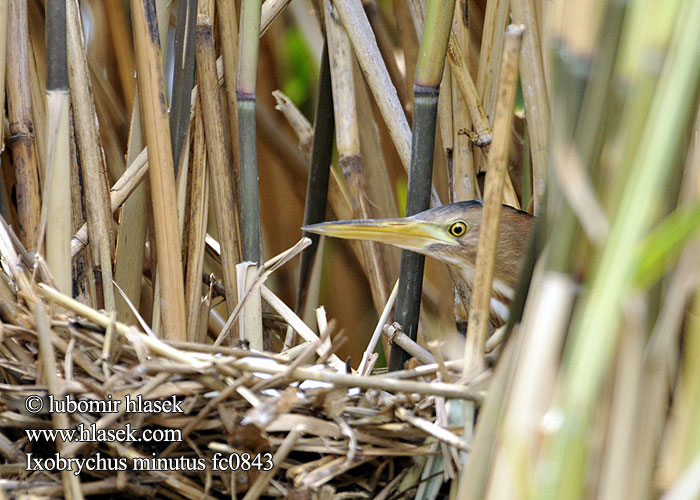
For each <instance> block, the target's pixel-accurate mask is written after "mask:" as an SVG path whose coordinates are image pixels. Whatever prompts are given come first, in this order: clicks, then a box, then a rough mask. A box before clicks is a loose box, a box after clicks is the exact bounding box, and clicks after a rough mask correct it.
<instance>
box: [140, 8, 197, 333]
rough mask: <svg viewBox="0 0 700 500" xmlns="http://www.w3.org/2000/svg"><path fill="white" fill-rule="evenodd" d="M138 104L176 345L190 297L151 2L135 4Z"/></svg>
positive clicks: (166, 307) (167, 316) (167, 323)
mask: <svg viewBox="0 0 700 500" xmlns="http://www.w3.org/2000/svg"><path fill="white" fill-rule="evenodd" d="M131 11H132V18H133V24H134V34H135V37H134V38H135V42H136V43H135V45H136V65H137V69H138V79H139V99H140V101H141V113H142V117H143V126H144V127H145V129H146V143H147V144H148V146H149V148H148V151H149V156H150V165H151V168H149V169H148V171H149V178H150V182H151V201H152V205H153V217H154V226H155V227H154V229H155V236H156V252H157V255H158V263H159V266H158V272H159V273H160V290H161V294H162V296H163V299H162V301H161V307H162V311H163V324H164V327H165V334H166V336H167V337H168V338H170V339H173V340H185V339H186V325H185V297H184V283H183V276H182V260H181V255H180V236H179V231H178V227H177V208H176V201H175V183H174V179H173V172H174V170H173V164H172V161H173V156H172V150H171V145H170V134H169V130H170V127H169V123H168V110H167V107H166V103H165V89H164V81H163V66H162V62H161V55H160V43H159V40H158V34H157V30H156V25H157V24H156V20H155V18H154V16H155V9H154V4H153V1H152V0H147V1H146V2H145V3H140V2H138V1H137V0H132V2H131Z"/></svg>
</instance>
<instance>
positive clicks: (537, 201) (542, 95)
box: [511, 0, 549, 215]
mask: <svg viewBox="0 0 700 500" xmlns="http://www.w3.org/2000/svg"><path fill="white" fill-rule="evenodd" d="M534 4H535V0H513V1H512V2H511V10H512V14H513V22H515V23H517V24H523V25H525V27H526V28H527V29H526V30H525V35H524V36H523V55H522V58H521V62H520V73H521V75H522V78H521V80H522V92H523V99H524V100H525V116H526V118H527V123H528V134H529V138H530V154H531V156H532V199H533V201H534V205H533V206H534V212H535V214H536V215H539V213H540V212H541V210H542V202H543V197H544V190H545V180H546V173H547V138H548V121H549V101H548V100H547V86H546V81H545V74H544V65H543V63H542V48H541V41H540V40H541V38H540V32H539V29H538V25H537V19H536V17H535V6H534Z"/></svg>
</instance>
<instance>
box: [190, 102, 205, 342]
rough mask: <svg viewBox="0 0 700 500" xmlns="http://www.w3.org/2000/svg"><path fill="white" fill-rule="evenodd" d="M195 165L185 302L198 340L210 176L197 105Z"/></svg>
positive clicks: (191, 197)
mask: <svg viewBox="0 0 700 500" xmlns="http://www.w3.org/2000/svg"><path fill="white" fill-rule="evenodd" d="M192 130H193V132H192V135H193V146H192V168H191V169H190V179H189V183H188V185H189V190H190V195H189V210H188V212H189V214H190V216H189V218H188V219H187V231H186V234H187V243H186V244H187V252H186V255H187V267H186V269H187V274H186V277H185V304H186V305H187V336H188V339H189V340H190V341H198V332H199V324H200V312H201V304H202V267H203V264H204V248H205V239H206V235H207V214H208V211H209V180H208V178H207V168H206V167H207V164H206V160H207V152H206V143H205V139H204V124H203V123H202V108H201V106H197V107H196V108H195V114H194V123H193V124H192Z"/></svg>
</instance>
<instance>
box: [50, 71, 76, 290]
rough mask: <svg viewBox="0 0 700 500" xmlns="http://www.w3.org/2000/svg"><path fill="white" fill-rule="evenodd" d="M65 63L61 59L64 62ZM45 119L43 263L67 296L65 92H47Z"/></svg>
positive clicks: (69, 232)
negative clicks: (44, 259)
mask: <svg viewBox="0 0 700 500" xmlns="http://www.w3.org/2000/svg"><path fill="white" fill-rule="evenodd" d="M64 61H65V59H64ZM46 103H47V108H48V109H47V115H48V123H49V128H48V130H47V136H48V137H49V144H48V145H47V147H46V151H47V154H48V161H47V165H48V166H49V169H50V170H49V174H48V175H47V176H46V177H47V182H48V185H47V186H46V199H45V200H44V203H45V204H46V214H47V215H46V218H47V222H46V229H45V230H46V263H47V265H48V266H49V269H50V270H51V274H52V276H53V278H54V281H55V283H56V286H57V287H58V289H59V290H60V291H61V292H63V293H65V294H70V293H71V291H72V286H73V282H72V266H71V255H70V240H71V236H72V226H71V192H70V146H69V135H70V126H69V117H68V115H69V108H70V96H69V94H68V89H67V88H65V89H61V90H53V91H48V92H47V97H46Z"/></svg>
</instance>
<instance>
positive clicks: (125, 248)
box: [71, 86, 148, 324]
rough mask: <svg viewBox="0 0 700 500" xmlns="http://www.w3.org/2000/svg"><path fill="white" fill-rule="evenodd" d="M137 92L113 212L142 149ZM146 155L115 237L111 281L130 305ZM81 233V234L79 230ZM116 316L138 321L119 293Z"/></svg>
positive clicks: (135, 288)
mask: <svg viewBox="0 0 700 500" xmlns="http://www.w3.org/2000/svg"><path fill="white" fill-rule="evenodd" d="M137 94H138V90H137V88H136V86H134V96H135V97H136V98H135V99H134V100H133V101H132V104H131V124H130V126H129V143H128V145H127V149H126V164H127V165H128V168H127V169H126V170H125V171H124V173H123V174H122V175H121V176H120V177H119V179H118V180H117V181H116V182H115V183H114V185H113V186H112V189H111V190H110V193H109V196H110V208H111V210H112V212H115V211H116V210H117V209H118V208H119V206H121V203H118V204H116V205H115V203H114V201H115V195H116V193H118V192H119V189H118V188H119V186H121V185H122V184H123V181H122V179H128V178H130V177H129V176H130V171H132V167H133V163H135V161H134V158H136V159H138V158H139V157H138V156H136V155H137V152H138V151H141V149H142V147H143V136H142V130H141V112H140V110H141V106H140V105H139V100H138V95H137ZM146 157H147V155H145V154H144V155H143V162H142V163H143V168H142V171H143V174H142V175H141V177H140V178H139V184H135V185H134V187H133V189H131V190H129V197H128V199H127V198H126V196H124V197H123V198H124V199H123V200H121V202H122V203H123V204H124V207H123V208H122V211H121V219H120V221H121V223H120V225H119V234H118V235H117V256H116V259H115V263H114V281H115V283H116V284H117V285H118V286H119V288H121V290H122V291H123V292H124V294H125V295H126V296H127V297H128V298H129V300H130V301H131V302H132V303H133V304H139V303H140V302H141V281H142V278H143V258H144V254H145V246H146V228H147V225H148V191H147V186H146V183H140V180H141V179H142V178H143V176H144V175H145V174H146V167H147V165H148V163H147V162H146ZM79 233H80V231H79ZM76 241H77V240H76V239H75V236H74V239H73V241H71V247H72V248H71V251H72V252H73V250H74V243H75V242H76ZM116 303H117V317H118V318H119V320H120V321H125V322H128V323H132V324H135V323H137V318H136V316H135V315H134V313H133V312H132V310H131V308H130V307H129V304H127V302H126V301H125V300H124V299H123V298H122V295H121V294H118V295H117V297H116Z"/></svg>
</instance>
